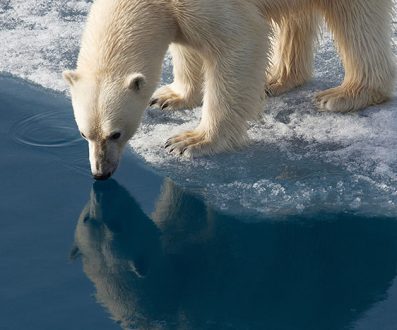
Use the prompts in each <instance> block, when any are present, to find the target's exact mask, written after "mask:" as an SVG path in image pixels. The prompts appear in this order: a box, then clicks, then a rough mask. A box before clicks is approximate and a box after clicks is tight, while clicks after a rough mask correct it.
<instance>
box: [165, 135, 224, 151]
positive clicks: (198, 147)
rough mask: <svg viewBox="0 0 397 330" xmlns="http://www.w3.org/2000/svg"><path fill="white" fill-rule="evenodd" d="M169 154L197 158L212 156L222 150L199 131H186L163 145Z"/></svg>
mask: <svg viewBox="0 0 397 330" xmlns="http://www.w3.org/2000/svg"><path fill="white" fill-rule="evenodd" d="M164 147H165V149H166V150H168V152H169V153H171V154H174V155H178V156H187V157H197V156H204V155H209V154H214V153H217V152H219V151H221V149H222V148H220V146H219V145H218V144H217V143H216V142H215V141H213V140H211V139H209V138H208V137H207V134H206V133H205V132H203V131H200V130H191V131H186V132H183V133H181V134H178V135H175V136H173V137H171V138H169V139H168V140H167V142H166V144H165V146H164Z"/></svg>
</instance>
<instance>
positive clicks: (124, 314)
mask: <svg viewBox="0 0 397 330" xmlns="http://www.w3.org/2000/svg"><path fill="white" fill-rule="evenodd" d="M75 244H76V247H75V248H74V249H73V252H72V253H73V254H74V255H81V256H82V260H83V266H84V271H85V273H86V274H87V276H88V277H89V278H90V279H91V280H92V281H93V282H94V284H95V286H96V289H97V299H98V301H99V302H100V303H101V304H103V305H105V306H106V307H107V308H108V309H109V311H110V312H111V314H112V316H113V318H114V319H115V320H116V321H118V322H121V324H123V326H124V327H128V326H131V324H130V323H131V322H130V321H128V320H129V319H130V315H131V313H135V315H134V317H135V318H136V319H139V310H138V309H137V310H135V307H136V306H138V305H137V303H136V302H135V295H134V292H133V291H129V290H126V288H128V289H133V286H132V285H131V283H133V282H134V281H136V280H138V279H139V278H143V277H145V276H146V275H147V274H148V273H149V272H150V267H151V262H153V261H155V260H156V258H158V254H159V253H160V246H159V231H158V230H157V228H156V226H155V225H154V224H153V222H152V221H151V220H150V219H149V218H148V217H147V216H146V215H145V214H144V213H143V212H142V210H141V209H140V207H139V205H138V204H137V203H136V202H135V201H134V199H133V198H132V197H131V196H130V195H129V193H128V192H127V191H126V190H125V189H124V188H123V187H121V186H120V185H119V184H117V183H116V182H115V181H113V180H110V181H104V182H95V183H94V185H93V189H92V192H91V197H90V201H89V202H88V203H87V205H86V207H85V208H84V210H83V211H82V213H81V215H80V218H79V221H78V224H77V228H76V235H75ZM130 282H131V283H130Z"/></svg>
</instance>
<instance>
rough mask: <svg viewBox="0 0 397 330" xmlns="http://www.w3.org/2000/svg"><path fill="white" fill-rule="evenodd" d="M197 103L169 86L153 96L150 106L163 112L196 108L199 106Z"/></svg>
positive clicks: (161, 88) (160, 89)
mask: <svg viewBox="0 0 397 330" xmlns="http://www.w3.org/2000/svg"><path fill="white" fill-rule="evenodd" d="M195 103H196V102H194V101H193V100H192V99H191V98H187V97H184V96H183V95H182V94H181V93H178V92H176V91H174V89H173V88H172V86H171V85H167V86H163V87H160V88H159V89H158V90H157V91H156V92H155V93H154V94H153V96H152V98H151V100H150V104H149V106H151V107H152V106H157V107H159V108H161V109H162V110H182V109H191V108H194V107H195V106H197V105H198V104H195Z"/></svg>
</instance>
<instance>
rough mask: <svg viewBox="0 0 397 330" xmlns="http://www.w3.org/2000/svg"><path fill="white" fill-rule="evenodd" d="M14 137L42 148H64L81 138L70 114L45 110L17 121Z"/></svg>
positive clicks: (12, 130)
mask: <svg viewBox="0 0 397 330" xmlns="http://www.w3.org/2000/svg"><path fill="white" fill-rule="evenodd" d="M10 134H11V136H12V137H13V139H14V140H15V141H16V142H18V143H22V144H25V145H29V146H32V147H41V148H63V147H69V146H72V145H75V144H77V143H78V142H79V141H80V140H81V138H80V136H79V133H78V131H77V130H76V127H75V124H74V123H73V122H72V121H71V120H70V114H68V113H59V112H43V113H39V114H36V115H33V116H29V117H27V118H25V119H23V120H22V121H20V122H18V123H16V124H15V125H14V126H13V127H12V128H11V132H10Z"/></svg>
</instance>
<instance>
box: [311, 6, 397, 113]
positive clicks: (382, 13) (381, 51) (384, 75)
mask: <svg viewBox="0 0 397 330" xmlns="http://www.w3.org/2000/svg"><path fill="white" fill-rule="evenodd" d="M323 10H324V14H325V17H326V20H327V23H328V25H329V27H330V28H331V30H332V31H333V33H334V37H335V40H336V42H337V45H338V48H339V52H340V55H341V58H342V62H343V65H344V68H345V79H344V81H343V83H342V85H341V86H339V87H336V88H331V89H329V90H326V91H323V92H320V93H318V94H317V95H316V97H315V100H316V102H317V104H318V106H319V108H320V110H323V111H339V112H347V111H354V110H359V109H362V108H365V107H367V106H370V105H374V104H379V103H382V102H384V101H386V100H387V99H388V98H389V97H390V96H391V94H392V90H393V82H394V76H395V65H394V59H393V54H392V50H391V40H390V33H391V14H392V1H390V0H377V1H368V0H360V1H359V0H356V1H342V0H338V1H333V2H331V1H328V2H327V4H326V5H324V8H323Z"/></svg>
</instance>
